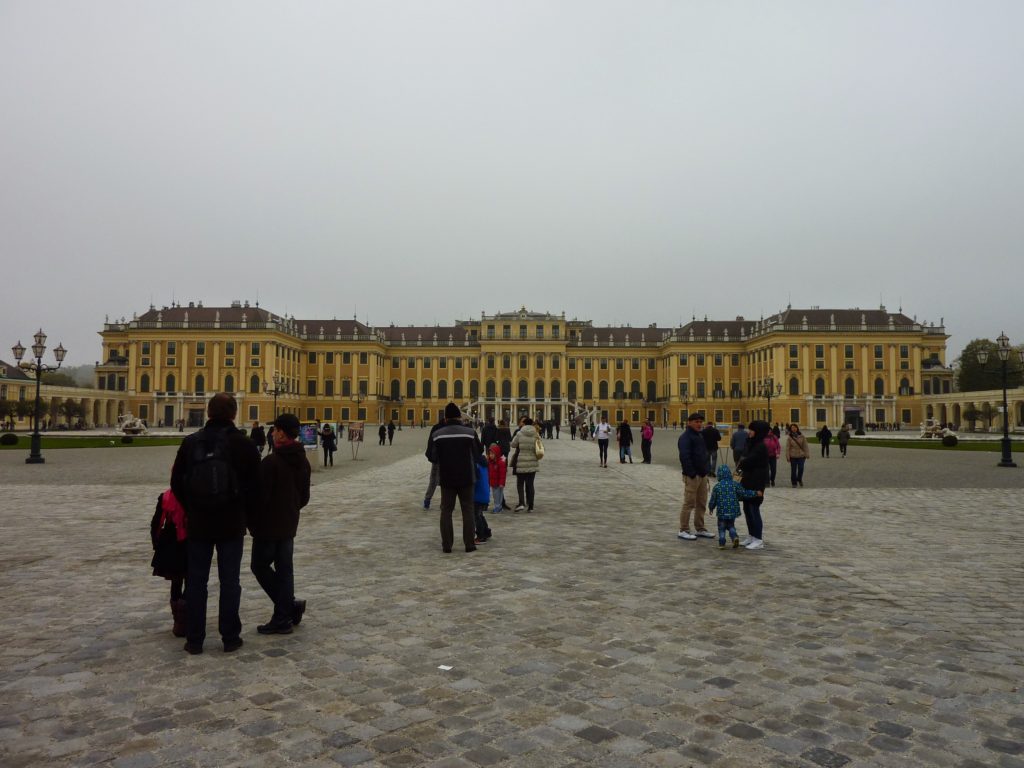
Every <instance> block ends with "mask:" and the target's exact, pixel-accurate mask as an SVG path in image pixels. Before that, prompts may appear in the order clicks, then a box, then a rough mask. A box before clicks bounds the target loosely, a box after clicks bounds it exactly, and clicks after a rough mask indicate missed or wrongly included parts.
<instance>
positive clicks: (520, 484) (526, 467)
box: [509, 418, 540, 512]
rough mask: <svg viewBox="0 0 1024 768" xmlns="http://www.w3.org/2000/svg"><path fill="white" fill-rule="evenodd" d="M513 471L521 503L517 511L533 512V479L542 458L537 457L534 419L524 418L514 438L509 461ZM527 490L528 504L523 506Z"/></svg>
mask: <svg viewBox="0 0 1024 768" xmlns="http://www.w3.org/2000/svg"><path fill="white" fill-rule="evenodd" d="M509 466H511V467H512V471H513V473H515V476H516V491H517V492H518V494H519V504H518V505H517V506H516V509H515V511H516V512H521V511H522V510H523V509H526V511H527V512H533V480H534V477H535V476H536V474H537V471H538V470H539V469H540V460H539V459H538V458H537V430H536V428H535V427H534V426H533V419H530V418H527V419H524V420H523V427H522V429H520V430H519V431H518V432H516V436H515V437H513V438H512V460H511V461H510V462H509ZM524 489H525V491H526V506H525V507H524V506H523V491H524Z"/></svg>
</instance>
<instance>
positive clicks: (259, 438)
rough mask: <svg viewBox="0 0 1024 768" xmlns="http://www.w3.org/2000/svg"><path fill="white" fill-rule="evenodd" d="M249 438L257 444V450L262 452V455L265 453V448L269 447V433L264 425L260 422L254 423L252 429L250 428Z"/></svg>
mask: <svg viewBox="0 0 1024 768" xmlns="http://www.w3.org/2000/svg"><path fill="white" fill-rule="evenodd" d="M249 439H250V440H252V442H253V445H255V446H256V450H257V451H259V452H260V456H262V455H263V449H264V448H266V447H267V433H266V432H265V431H264V430H263V426H262V425H261V424H260V423H259V422H258V421H254V422H253V423H252V429H250V430H249Z"/></svg>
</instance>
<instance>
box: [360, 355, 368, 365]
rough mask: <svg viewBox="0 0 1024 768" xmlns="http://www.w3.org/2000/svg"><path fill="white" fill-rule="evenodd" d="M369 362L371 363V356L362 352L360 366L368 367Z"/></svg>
mask: <svg viewBox="0 0 1024 768" xmlns="http://www.w3.org/2000/svg"><path fill="white" fill-rule="evenodd" d="M369 362H370V358H369V355H367V353H366V352H360V353H359V364H360V365H366V364H367V363H369Z"/></svg>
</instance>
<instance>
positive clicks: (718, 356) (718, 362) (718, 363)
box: [715, 352, 722, 365]
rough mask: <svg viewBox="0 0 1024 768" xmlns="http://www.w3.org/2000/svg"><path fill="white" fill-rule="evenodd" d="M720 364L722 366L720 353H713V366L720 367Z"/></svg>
mask: <svg viewBox="0 0 1024 768" xmlns="http://www.w3.org/2000/svg"><path fill="white" fill-rule="evenodd" d="M721 364H722V353H721V352H715V365H721Z"/></svg>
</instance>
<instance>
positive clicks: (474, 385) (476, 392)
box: [469, 379, 480, 400]
mask: <svg viewBox="0 0 1024 768" xmlns="http://www.w3.org/2000/svg"><path fill="white" fill-rule="evenodd" d="M478 397H480V382H479V381H477V380H476V379H473V380H472V381H471V382H469V399H470V400H476V399H477V398H478Z"/></svg>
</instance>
